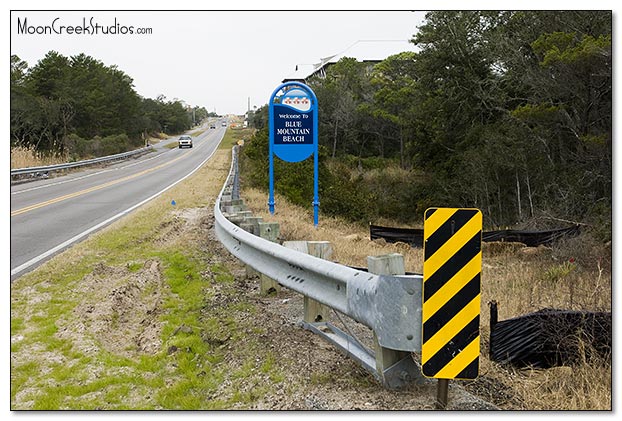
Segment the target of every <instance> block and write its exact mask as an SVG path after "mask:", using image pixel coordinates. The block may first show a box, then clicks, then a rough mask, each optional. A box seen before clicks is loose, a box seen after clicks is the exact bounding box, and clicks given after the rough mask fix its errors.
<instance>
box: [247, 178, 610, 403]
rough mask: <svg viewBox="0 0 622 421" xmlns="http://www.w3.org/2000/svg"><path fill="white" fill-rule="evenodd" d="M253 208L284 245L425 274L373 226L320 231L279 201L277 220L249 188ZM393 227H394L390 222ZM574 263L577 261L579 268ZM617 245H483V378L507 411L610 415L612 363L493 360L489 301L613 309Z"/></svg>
mask: <svg viewBox="0 0 622 421" xmlns="http://www.w3.org/2000/svg"><path fill="white" fill-rule="evenodd" d="M242 197H243V198H244V200H245V203H246V204H247V205H248V206H249V209H250V210H252V211H253V213H254V214H255V215H257V216H262V217H263V218H264V220H266V221H269V222H278V223H279V224H280V230H281V235H280V236H281V239H282V240H317V241H322V240H325V241H331V242H332V245H333V260H335V261H337V262H340V263H342V264H345V265H350V266H360V267H367V261H366V257H367V256H377V255H382V254H387V253H401V254H403V255H404V260H405V267H406V271H409V272H416V273H422V270H423V269H422V268H423V252H422V250H421V249H416V248H411V247H410V246H408V245H406V244H388V243H384V242H383V241H378V240H376V241H371V240H370V239H369V230H368V228H367V227H366V226H361V225H356V224H352V223H348V222H344V221H343V220H339V219H336V218H330V217H326V216H322V215H321V212H320V220H319V226H318V227H317V228H314V226H313V217H312V207H311V205H309V208H308V209H303V208H300V207H297V206H293V205H291V204H289V203H288V202H287V201H286V199H284V198H283V197H280V196H278V195H277V196H276V198H275V201H276V206H275V214H274V215H270V214H269V212H268V207H267V200H268V197H267V194H265V193H263V192H261V191H259V190H256V189H244V190H243V193H242ZM383 223H386V225H391V224H390V221H383ZM570 260H573V261H572V262H571V261H570ZM611 298H612V289H611V246H610V245H609V246H603V245H599V244H597V243H590V241H589V239H588V238H587V237H586V236H581V237H577V238H574V239H570V240H567V241H564V242H561V243H559V244H558V245H556V246H555V247H554V248H547V247H538V248H533V247H524V246H523V245H521V244H516V243H501V244H488V243H485V244H484V246H483V268H482V283H481V303H482V304H481V305H482V307H481V317H480V326H481V330H480V334H481V338H482V347H481V353H480V377H484V378H486V379H488V380H489V381H492V382H495V384H501V385H502V388H503V392H504V394H507V395H508V396H510V398H508V399H507V400H506V401H505V402H495V403H496V404H497V405H499V406H500V407H501V408H503V409H510V410H515V409H523V410H611V408H612V404H611V391H612V384H611V382H612V376H611V361H607V362H605V363H604V364H602V365H599V364H596V365H593V364H592V365H588V364H583V365H581V366H579V367H573V368H568V367H558V368H553V369H549V370H517V369H512V368H504V367H501V366H499V365H498V364H496V363H494V362H492V361H490V360H489V359H488V343H489V340H488V338H489V335H490V328H489V324H490V314H489V309H488V306H487V303H488V302H489V301H490V300H496V301H497V302H498V303H499V319H500V320H504V319H507V318H511V317H516V316H519V315H523V314H527V313H531V312H534V311H537V310H540V309H542V308H546V307H548V308H558V309H574V310H593V311H611Z"/></svg>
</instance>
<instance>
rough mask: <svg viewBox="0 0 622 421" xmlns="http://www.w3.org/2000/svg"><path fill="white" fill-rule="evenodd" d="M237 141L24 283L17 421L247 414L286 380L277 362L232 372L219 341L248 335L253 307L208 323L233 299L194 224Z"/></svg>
mask: <svg viewBox="0 0 622 421" xmlns="http://www.w3.org/2000/svg"><path fill="white" fill-rule="evenodd" d="M229 132H230V131H228V133H227V136H226V139H225V140H224V141H223V144H222V147H221V149H220V150H219V151H218V152H217V153H216V154H215V155H214V157H213V159H212V160H210V161H209V163H208V164H206V165H205V166H204V167H203V168H202V169H201V170H199V171H198V172H197V173H196V174H195V175H194V176H193V177H191V178H190V179H188V180H187V181H186V182H184V183H182V184H180V185H179V186H176V187H175V188H173V189H171V190H169V191H167V192H166V193H164V194H163V195H162V196H161V197H159V198H157V199H155V200H153V201H152V202H150V203H149V204H147V205H145V206H143V207H142V208H140V209H139V210H137V211H136V212H134V213H132V214H131V215H130V216H128V217H126V218H123V219H122V220H120V221H118V222H115V223H113V224H112V225H111V226H109V227H107V228H106V229H104V230H102V231H101V232H99V233H97V234H94V235H92V236H90V237H89V238H88V239H87V240H85V241H84V242H82V243H80V244H78V245H76V246H74V247H72V248H71V249H69V250H67V251H65V252H63V253H61V254H59V255H58V256H56V257H54V258H53V259H51V260H50V261H49V262H47V263H46V264H44V265H42V266H41V267H39V268H38V269H36V270H34V271H33V272H31V273H28V274H26V275H24V276H22V277H20V278H18V279H17V280H15V281H14V282H13V284H12V286H11V355H12V359H11V408H12V409H14V410H19V409H39V410H56V409H107V410H110V409H194V410H196V409H222V408H231V407H237V406H240V405H241V407H244V406H246V405H248V404H249V403H250V402H252V401H254V400H256V399H258V398H259V397H260V396H262V395H263V394H264V393H266V392H267V391H268V390H269V388H270V384H271V383H278V382H280V381H281V380H282V379H281V375H280V373H279V371H278V369H277V368H275V366H274V356H273V355H272V354H271V352H270V351H267V352H263V353H261V358H257V354H256V352H253V350H252V349H253V347H251V348H250V349H239V350H236V352H235V363H236V364H235V366H234V367H231V366H230V365H228V364H226V363H224V360H225V358H228V354H229V352H230V351H229V350H228V349H226V348H225V347H223V346H222V341H220V342H219V340H218V338H232V339H235V338H236V337H240V336H241V335H246V334H247V333H246V332H247V331H248V328H249V327H248V326H244V325H240V323H239V322H238V319H236V318H235V314H236V312H253V311H254V309H253V307H252V305H249V304H245V303H234V304H231V305H227V304H224V305H220V306H219V307H217V308H212V310H211V311H209V312H206V311H204V310H205V309H206V308H210V307H213V305H214V304H213V303H214V301H213V299H214V291H215V290H218V291H219V293H220V294H223V293H226V292H227V291H230V290H231V289H232V288H233V286H232V282H233V276H232V275H231V274H230V273H229V271H228V270H227V268H226V267H225V266H224V265H223V264H222V262H221V261H220V259H219V258H218V256H214V255H213V254H212V253H211V249H210V246H209V241H208V240H207V239H206V238H201V237H200V236H198V234H197V233H198V232H201V231H200V230H198V229H196V228H197V224H198V225H199V226H200V224H204V223H207V222H206V221H205V220H203V219H201V218H194V219H195V220H192V219H193V218H192V215H200V214H201V211H205V210H209V209H211V207H212V206H213V203H214V199H215V197H216V195H217V193H218V191H219V189H220V188H221V186H222V183H223V182H224V178H225V176H226V173H227V171H228V168H229V164H228V162H229V159H230V147H231V144H232V143H233V142H234V141H236V140H237V139H236V136H235V135H232V134H231V133H229ZM173 198H174V199H175V201H176V203H177V205H176V206H175V207H173V206H172V205H171V200H172V199H173ZM197 210H198V211H197ZM197 212H198V213H197ZM207 213H209V212H207ZM212 241H213V240H212ZM136 313H142V317H143V320H135V319H134V317H135V314H136ZM259 333H260V332H259ZM210 338H211V339H210ZM214 338H215V339H214ZM252 338H253V336H252V335H251V337H250V339H249V341H251V344H252ZM249 381H250V382H254V384H257V387H256V388H252V389H250V390H249V389H248V388H247V387H246V384H248V382H249ZM210 397H214V398H213V399H210Z"/></svg>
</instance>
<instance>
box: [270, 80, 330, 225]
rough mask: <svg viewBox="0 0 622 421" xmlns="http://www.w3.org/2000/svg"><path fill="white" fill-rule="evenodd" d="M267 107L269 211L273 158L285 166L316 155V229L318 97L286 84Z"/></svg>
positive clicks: (315, 221)
mask: <svg viewBox="0 0 622 421" xmlns="http://www.w3.org/2000/svg"><path fill="white" fill-rule="evenodd" d="M279 94H280V95H279ZM268 104H269V106H268V124H269V127H270V129H269V132H270V141H269V153H268V155H269V159H270V170H269V171H270V174H269V178H270V186H269V197H268V209H269V210H270V213H271V214H274V155H275V154H276V156H278V157H279V158H281V159H282V160H283V161H286V162H300V161H304V160H305V159H307V158H308V157H309V156H311V154H313V224H314V225H315V226H316V227H317V225H318V218H319V217H318V214H319V206H320V199H319V194H318V104H317V97H316V96H315V93H314V92H313V90H312V89H311V88H310V87H308V86H307V85H305V84H304V83H300V82H287V83H284V84H282V85H279V86H278V87H277V88H276V89H275V90H274V92H273V93H272V95H271V96H270V101H269V103H268Z"/></svg>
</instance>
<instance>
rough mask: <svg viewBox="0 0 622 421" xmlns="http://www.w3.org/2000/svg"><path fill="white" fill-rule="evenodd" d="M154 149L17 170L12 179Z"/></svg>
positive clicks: (122, 157) (127, 156)
mask: <svg viewBox="0 0 622 421" xmlns="http://www.w3.org/2000/svg"><path fill="white" fill-rule="evenodd" d="M152 149H153V146H147V147H144V148H141V149H136V150H134V151H130V152H123V153H119V154H115V155H108V156H102V157H100V158H93V159H86V160H84V161H76V162H68V163H65V164H56V165H48V166H42V167H28V168H17V169H14V170H11V177H14V176H18V175H28V174H37V173H47V172H50V171H60V170H68V169H70V168H77V167H83V166H86V165H93V164H100V163H103V162H108V161H115V160H118V159H125V158H129V157H131V156H134V155H139V154H142V153H145V152H147V151H150V150H152Z"/></svg>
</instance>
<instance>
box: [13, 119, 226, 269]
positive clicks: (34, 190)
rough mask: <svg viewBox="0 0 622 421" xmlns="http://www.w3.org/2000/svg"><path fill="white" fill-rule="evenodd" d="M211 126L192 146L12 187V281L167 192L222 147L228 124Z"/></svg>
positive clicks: (162, 148)
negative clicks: (214, 127)
mask: <svg viewBox="0 0 622 421" xmlns="http://www.w3.org/2000/svg"><path fill="white" fill-rule="evenodd" d="M208 127H209V126H208V125H205V126H204V127H202V129H205V131H204V132H203V133H201V134H200V135H199V136H196V137H194V138H193V139H194V146H193V147H192V148H184V149H179V148H177V147H175V148H172V149H169V148H167V147H166V144H168V143H171V142H175V144H176V143H177V137H175V138H171V139H170V140H167V141H163V142H160V143H158V144H157V145H156V146H155V151H154V152H151V153H148V154H146V155H143V156H142V157H140V158H137V159H130V160H126V161H122V162H119V163H116V164H113V165H109V166H106V167H104V168H91V169H86V170H83V171H78V172H72V173H71V174H68V175H64V176H61V177H55V178H49V179H46V180H38V181H33V182H28V183H23V184H18V185H14V186H11V280H14V279H16V278H17V277H19V276H21V275H23V274H25V273H27V272H29V271H31V270H33V269H34V268H36V267H37V266H38V265H40V264H41V263H43V262H44V261H46V260H48V259H49V258H51V257H52V256H54V255H55V254H57V253H59V252H61V251H62V250H64V249H66V248H68V247H70V246H71V245H73V244H75V243H76V242H79V241H81V240H83V239H85V238H86V237H87V236H88V235H89V234H90V233H92V232H95V231H97V230H99V229H101V228H103V227H104V226H106V225H108V224H110V223H111V222H113V221H114V220H116V219H118V218H120V217H121V216H123V215H126V214H127V213H129V212H131V211H132V210H134V209H136V208H137V207H139V206H140V205H142V204H144V203H146V202H147V201H149V200H151V199H153V198H154V197H157V196H158V195H160V194H162V193H164V191H166V190H167V189H168V188H169V187H172V186H173V185H174V184H176V183H178V182H179V181H180V180H182V179H184V178H185V177H187V176H188V175H189V174H190V173H192V172H193V171H194V170H196V169H198V168H199V167H200V166H201V165H202V164H203V163H205V161H206V160H207V159H208V158H209V157H210V156H211V155H212V154H213V152H214V151H215V150H216V149H217V148H218V145H219V144H220V141H221V140H222V138H223V136H224V134H225V130H226V127H223V126H222V125H221V124H220V123H218V124H217V125H216V129H209V128H208Z"/></svg>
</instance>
